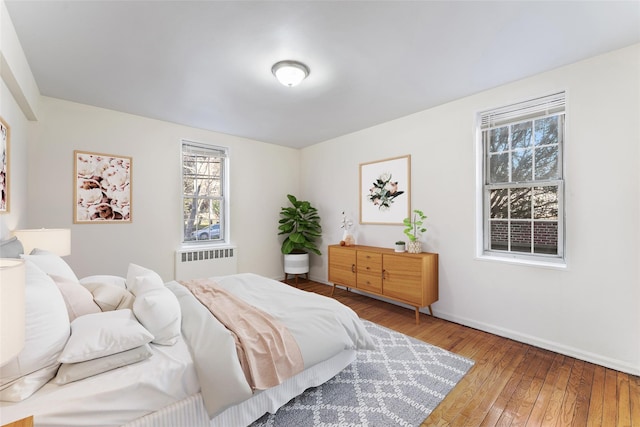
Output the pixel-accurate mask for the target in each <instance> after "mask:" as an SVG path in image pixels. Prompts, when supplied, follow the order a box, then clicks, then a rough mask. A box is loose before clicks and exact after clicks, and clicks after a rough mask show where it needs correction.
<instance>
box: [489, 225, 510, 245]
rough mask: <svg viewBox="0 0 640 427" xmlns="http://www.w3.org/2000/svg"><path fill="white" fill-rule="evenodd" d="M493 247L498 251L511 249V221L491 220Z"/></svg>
mask: <svg viewBox="0 0 640 427" xmlns="http://www.w3.org/2000/svg"><path fill="white" fill-rule="evenodd" d="M490 233H491V237H490V242H491V249H492V250H496V251H506V250H509V243H508V242H509V222H508V221H491V230H490Z"/></svg>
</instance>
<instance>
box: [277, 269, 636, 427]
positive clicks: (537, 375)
mask: <svg viewBox="0 0 640 427" xmlns="http://www.w3.org/2000/svg"><path fill="white" fill-rule="evenodd" d="M289 283H290V284H291V283H293V281H292V280H289ZM298 287H299V288H300V289H303V290H307V291H311V292H316V293H318V294H322V295H329V294H330V293H331V287H330V286H327V285H324V284H321V283H316V282H312V281H300V282H299V283H298ZM334 298H336V299H337V300H338V301H340V302H342V303H343V304H345V305H348V306H349V307H351V308H352V309H353V310H354V311H355V312H356V313H358V315H359V316H360V317H361V318H363V319H367V320H370V321H372V322H375V323H378V324H380V325H383V326H386V327H388V328H391V329H394V330H396V331H399V332H402V333H404V334H406V335H410V336H412V337H415V338H418V339H420V340H423V341H426V342H428V343H430V344H433V345H436V346H438V347H441V348H444V349H447V350H449V351H452V352H455V353H457V354H460V355H462V356H465V357H468V358H470V359H473V360H474V361H475V365H474V366H473V368H472V369H471V370H470V371H469V373H468V374H467V375H466V376H465V377H464V378H463V379H462V381H460V383H459V384H458V385H457V386H456V387H455V388H454V389H453V391H452V392H451V393H449V395H448V396H447V397H446V398H445V400H444V401H443V402H442V403H441V404H440V405H439V406H438V407H437V408H436V409H435V411H434V412H433V413H432V414H431V415H430V416H429V418H427V419H426V420H425V421H424V423H423V424H422V426H423V427H425V426H463V427H474V426H604V427H609V426H623V427H640V377H637V376H634V375H628V374H625V373H622V372H618V371H614V370H612V369H607V368H603V367H602V366H598V365H594V364H592V363H588V362H584V361H581V360H578V359H574V358H571V357H568V356H563V355H561V354H557V353H554V352H551V351H547V350H543V349H540V348H538V347H534V346H531V345H527V344H523V343H519V342H516V341H513V340H510V339H507V338H502V337H498V336H496V335H492V334H489V333H486V332H482V331H479V330H476V329H472V328H468V327H466V326H462V325H459V324H456V323H452V322H449V321H446V320H442V319H438V318H435V317H431V316H428V315H426V314H421V315H420V324H419V325H416V324H415V315H414V311H413V310H411V309H407V308H403V307H398V306H396V305H393V304H389V303H385V302H382V301H378V300H376V299H373V298H369V297H366V296H362V295H358V294H356V293H353V292H348V291H346V290H344V289H341V288H336V291H335V293H334Z"/></svg>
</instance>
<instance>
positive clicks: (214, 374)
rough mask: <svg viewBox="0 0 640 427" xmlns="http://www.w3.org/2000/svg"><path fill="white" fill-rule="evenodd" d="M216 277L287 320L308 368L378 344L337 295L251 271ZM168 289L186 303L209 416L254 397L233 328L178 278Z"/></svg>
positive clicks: (185, 322) (186, 330)
mask: <svg viewBox="0 0 640 427" xmlns="http://www.w3.org/2000/svg"><path fill="white" fill-rule="evenodd" d="M212 280H214V281H215V282H216V283H217V284H218V285H219V286H220V287H222V288H224V289H226V290H227V291H229V292H231V293H233V294H234V295H235V296H237V297H239V298H241V299H243V300H244V301H246V302H248V303H249V304H251V305H253V306H255V307H256V308H259V309H260V310H263V311H265V312H267V313H269V314H271V315H272V316H273V317H274V318H275V319H277V320H279V321H280V322H282V323H283V324H284V325H285V326H286V327H287V328H288V329H289V330H290V331H291V333H292V334H293V336H294V337H295V339H296V341H297V343H298V346H299V347H300V350H301V352H302V356H303V359H304V365H305V368H309V367H311V366H313V365H315V364H316V363H319V362H322V361H324V360H327V359H329V358H330V357H332V356H334V355H336V354H337V353H339V352H341V351H343V350H345V349H373V348H374V344H373V341H372V340H371V337H370V336H369V334H368V333H367V331H366V330H365V328H364V326H363V324H362V323H361V322H360V319H359V318H358V316H357V315H356V314H355V312H354V311H353V310H351V309H350V308H349V307H346V306H345V305H343V304H341V303H339V302H338V301H336V300H334V299H331V298H327V297H324V296H321V295H317V294H313V293H310V292H305V291H301V290H299V289H296V288H293V287H291V286H288V285H286V284H283V283H281V282H278V281H276V280H272V279H268V278H265V277H262V276H258V275H256V274H251V273H245V274H236V275H232V276H222V277H213V278H212ZM167 287H168V288H169V289H171V290H172V291H173V292H174V293H175V294H176V296H177V297H178V300H179V301H180V306H181V309H182V331H183V335H184V336H185V339H186V340H187V342H188V344H189V346H190V347H191V351H192V356H193V359H194V362H195V366H196V371H197V373H198V378H199V381H200V387H201V390H202V395H203V398H204V401H205V406H206V408H207V412H208V413H209V415H210V416H212V417H213V416H215V415H216V414H218V413H220V412H221V411H223V410H224V409H225V408H227V407H229V406H232V405H235V404H237V403H239V402H242V401H244V400H246V399H248V398H250V397H251V396H252V394H253V392H252V390H251V388H250V387H249V384H247V382H246V380H245V377H244V374H243V372H242V369H241V367H240V362H239V361H238V357H237V354H236V349H235V342H234V339H233V337H232V336H231V334H230V333H229V331H228V330H227V329H226V328H225V327H224V326H223V325H222V324H221V323H220V322H218V321H217V320H216V319H215V318H214V317H213V316H212V315H211V314H210V313H209V311H208V310H207V309H206V308H205V307H204V306H202V304H200V302H199V301H198V300H197V299H196V298H195V297H194V296H193V295H191V293H190V292H189V291H188V290H187V289H186V288H185V287H183V286H182V285H180V284H179V283H177V282H169V283H168V284H167Z"/></svg>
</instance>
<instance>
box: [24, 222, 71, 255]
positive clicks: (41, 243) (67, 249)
mask: <svg viewBox="0 0 640 427" xmlns="http://www.w3.org/2000/svg"><path fill="white" fill-rule="evenodd" d="M13 235H14V236H16V237H17V238H18V240H20V242H21V243H22V246H23V247H24V253H25V254H30V253H31V251H32V250H33V249H34V248H38V249H42V250H45V251H49V252H53V253H54V254H56V255H59V256H66V255H70V254H71V230H70V229H68V228H34V229H29V230H14V231H13Z"/></svg>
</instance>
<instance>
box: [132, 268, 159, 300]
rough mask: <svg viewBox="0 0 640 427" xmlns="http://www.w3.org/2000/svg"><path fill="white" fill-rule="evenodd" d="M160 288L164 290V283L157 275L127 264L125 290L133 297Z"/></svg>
mask: <svg viewBox="0 0 640 427" xmlns="http://www.w3.org/2000/svg"><path fill="white" fill-rule="evenodd" d="M160 288H164V282H163V281H162V278H161V277H160V276H159V275H158V273H156V272H155V271H153V270H149V269H148V268H144V267H141V266H139V265H136V264H129V269H128V271H127V289H129V290H130V291H131V292H132V293H133V294H134V295H135V296H138V295H141V294H142V293H144V292H146V291H150V290H152V289H160Z"/></svg>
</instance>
